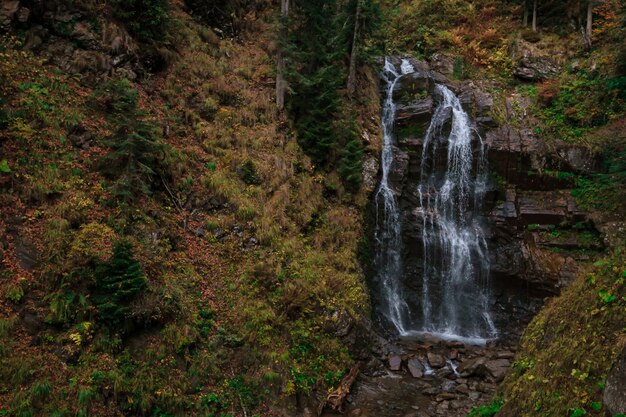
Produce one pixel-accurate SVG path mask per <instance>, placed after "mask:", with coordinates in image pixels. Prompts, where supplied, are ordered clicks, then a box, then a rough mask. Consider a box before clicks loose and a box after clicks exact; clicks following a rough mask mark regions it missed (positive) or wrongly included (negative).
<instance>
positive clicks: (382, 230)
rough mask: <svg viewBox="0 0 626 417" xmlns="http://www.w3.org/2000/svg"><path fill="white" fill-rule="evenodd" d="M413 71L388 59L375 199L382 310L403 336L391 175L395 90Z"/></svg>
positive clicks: (399, 256) (403, 309)
mask: <svg viewBox="0 0 626 417" xmlns="http://www.w3.org/2000/svg"><path fill="white" fill-rule="evenodd" d="M413 71H414V68H413V66H412V65H411V64H410V63H409V62H408V61H407V60H402V65H401V66H400V72H399V73H398V72H397V71H396V68H395V67H394V65H393V64H392V63H391V62H390V61H389V60H388V59H385V68H384V70H383V74H382V76H383V80H384V81H385V84H386V87H387V91H386V95H385V102H384V104H383V111H382V127H383V150H382V155H381V166H382V178H381V180H380V185H379V187H378V191H377V193H376V196H375V203H376V230H375V241H376V242H375V243H376V257H375V264H376V269H377V271H378V273H377V279H378V282H379V283H380V286H381V291H382V293H383V297H382V300H381V301H382V303H383V305H382V306H381V308H382V310H383V313H384V314H385V316H386V317H387V319H388V320H389V321H390V322H391V323H392V324H393V325H394V326H395V327H396V329H397V330H398V332H400V334H406V333H407V331H408V330H407V327H406V323H405V320H406V319H407V317H408V313H409V308H408V305H407V303H406V301H405V299H404V297H403V291H402V287H401V285H400V277H401V275H402V223H401V219H400V210H399V208H398V201H397V199H396V195H395V194H394V192H393V190H392V189H391V187H390V185H389V172H390V170H391V164H392V163H393V161H394V150H393V142H394V140H393V125H394V123H395V118H396V104H395V103H394V101H393V89H394V87H395V85H396V82H397V81H398V79H399V78H400V76H401V75H405V74H409V73H412V72H413Z"/></svg>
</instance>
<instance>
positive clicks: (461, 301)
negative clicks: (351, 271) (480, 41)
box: [375, 60, 497, 344]
mask: <svg viewBox="0 0 626 417" xmlns="http://www.w3.org/2000/svg"><path fill="white" fill-rule="evenodd" d="M414 71H415V70H414V69H413V67H412V66H411V64H410V63H409V62H408V61H407V60H403V61H402V64H401V67H400V72H399V73H398V72H397V71H396V68H395V66H394V65H393V64H391V63H390V62H389V60H386V61H385V69H384V71H383V80H384V81H385V83H386V86H387V93H386V97H385V101H384V106H383V112H382V125H383V133H384V142H383V151H382V163H381V164H382V178H381V183H380V186H379V189H378V192H377V194H376V219H377V222H376V231H375V237H376V258H375V262H376V268H377V281H378V282H379V283H380V287H381V299H382V300H381V311H382V313H383V315H384V316H385V317H386V318H387V320H388V321H389V322H390V323H391V324H393V326H395V328H396V330H397V331H398V332H399V333H400V334H401V335H411V334H422V333H429V334H433V335H436V336H438V337H441V338H444V339H456V340H462V341H466V342H469V343H479V344H480V343H484V342H485V341H486V340H487V339H492V338H495V337H497V331H496V329H495V326H494V324H493V321H492V318H491V314H490V312H489V303H490V298H491V297H490V293H489V282H488V280H489V254H488V249H487V242H486V239H485V232H484V229H483V226H482V225H481V223H480V219H479V217H478V216H477V215H476V213H477V212H478V211H479V209H480V208H481V203H482V201H483V199H484V195H485V190H486V178H487V177H486V158H485V149H484V145H483V143H482V139H481V138H480V136H479V135H478V134H477V132H475V131H474V130H473V128H472V125H471V120H470V118H469V116H468V114H467V113H466V112H465V111H464V110H463V108H462V106H461V103H460V102H459V99H458V98H457V97H456V96H455V95H454V93H453V92H452V91H450V89H448V88H447V87H446V86H444V85H442V84H437V85H435V88H434V98H435V101H436V103H438V104H437V107H436V109H435V110H434V113H433V116H432V119H431V122H430V125H429V127H428V129H427V131H426V133H425V135H424V137H423V143H422V155H421V161H420V178H419V185H418V187H417V188H418V189H417V194H418V196H419V205H418V206H417V207H413V208H412V211H413V212H414V213H415V214H416V216H418V218H419V219H421V223H422V224H421V238H422V249H423V250H422V252H423V253H421V254H407V256H421V257H422V259H421V260H422V271H421V273H420V274H419V275H420V276H410V277H404V278H403V275H404V274H405V271H404V270H403V269H404V268H403V265H402V254H403V250H404V248H403V242H402V227H403V226H402V218H401V217H402V215H401V212H400V209H399V207H398V196H397V195H396V194H395V193H394V191H393V189H392V188H391V187H390V184H389V172H390V169H391V167H392V164H393V163H394V156H395V155H394V140H395V139H394V132H393V128H394V123H395V115H396V104H395V103H394V100H393V90H394V87H395V85H396V83H397V81H398V79H400V78H401V77H402V76H403V75H406V74H409V73H412V72H414ZM403 279H411V280H417V281H418V282H416V283H414V284H416V285H412V286H411V287H412V288H413V287H419V288H421V292H420V293H418V294H414V295H415V297H414V298H417V299H418V300H419V307H417V308H410V307H409V305H408V303H407V298H406V296H407V289H406V285H404V284H403V282H402V280H403Z"/></svg>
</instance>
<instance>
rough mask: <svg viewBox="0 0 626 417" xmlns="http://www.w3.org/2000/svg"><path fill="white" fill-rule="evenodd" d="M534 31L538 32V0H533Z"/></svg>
mask: <svg viewBox="0 0 626 417" xmlns="http://www.w3.org/2000/svg"><path fill="white" fill-rule="evenodd" d="M533 32H537V0H533Z"/></svg>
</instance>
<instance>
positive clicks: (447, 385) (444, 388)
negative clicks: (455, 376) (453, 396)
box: [441, 381, 456, 392]
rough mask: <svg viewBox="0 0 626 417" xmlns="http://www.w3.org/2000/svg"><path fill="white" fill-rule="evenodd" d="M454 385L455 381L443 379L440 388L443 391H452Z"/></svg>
mask: <svg viewBox="0 0 626 417" xmlns="http://www.w3.org/2000/svg"><path fill="white" fill-rule="evenodd" d="M455 386H456V383H455V382H454V381H444V382H443V384H441V390H442V391H444V392H452V391H454V387H455Z"/></svg>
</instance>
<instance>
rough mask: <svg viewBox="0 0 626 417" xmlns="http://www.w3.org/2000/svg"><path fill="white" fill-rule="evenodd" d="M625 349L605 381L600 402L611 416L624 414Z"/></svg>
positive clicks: (625, 412)
mask: <svg viewBox="0 0 626 417" xmlns="http://www.w3.org/2000/svg"><path fill="white" fill-rule="evenodd" d="M625 387H626V349H624V350H623V351H622V354H621V355H620V358H619V359H618V361H617V362H616V363H615V365H614V366H613V369H612V370H611V374H610V375H609V377H608V378H607V380H606V387H605V388H604V395H603V398H602V401H603V403H604V405H605V407H606V410H607V412H608V413H609V415H611V416H616V415H619V414H626V389H624V388H625Z"/></svg>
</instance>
